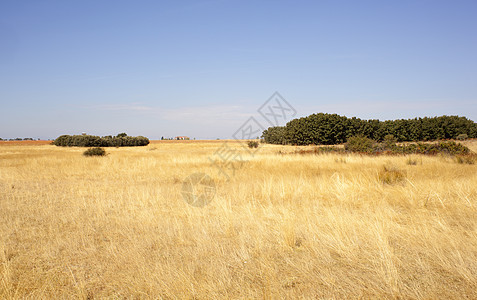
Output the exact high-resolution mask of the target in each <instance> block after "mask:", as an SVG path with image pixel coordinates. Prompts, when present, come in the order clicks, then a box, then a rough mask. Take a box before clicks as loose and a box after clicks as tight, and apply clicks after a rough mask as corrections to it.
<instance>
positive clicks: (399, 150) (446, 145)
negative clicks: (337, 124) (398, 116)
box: [295, 136, 474, 156]
mask: <svg viewBox="0 0 477 300" xmlns="http://www.w3.org/2000/svg"><path fill="white" fill-rule="evenodd" d="M295 153H297V154H322V153H362V154H369V155H379V154H392V155H396V154H403V155H404V154H425V155H436V154H447V155H461V156H468V155H474V154H472V152H471V151H470V149H469V148H467V147H466V146H464V145H462V144H459V143H456V142H454V141H445V142H438V143H412V144H407V145H395V144H394V145H393V144H391V146H390V147H387V146H386V145H385V144H384V143H377V142H375V141H373V140H371V139H368V138H366V137H363V136H357V137H351V138H349V140H348V142H347V143H346V144H345V148H344V149H343V148H339V147H337V146H326V147H314V148H310V149H300V150H297V151H296V152H295Z"/></svg>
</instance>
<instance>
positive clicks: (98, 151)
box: [83, 147, 106, 156]
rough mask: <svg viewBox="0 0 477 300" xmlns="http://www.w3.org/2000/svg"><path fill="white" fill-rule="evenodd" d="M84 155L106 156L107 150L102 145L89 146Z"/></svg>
mask: <svg viewBox="0 0 477 300" xmlns="http://www.w3.org/2000/svg"><path fill="white" fill-rule="evenodd" d="M83 155H84V156H105V155H106V151H105V150H104V149H103V148H100V147H95V148H89V149H88V150H86V151H85V152H83Z"/></svg>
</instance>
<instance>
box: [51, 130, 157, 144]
mask: <svg viewBox="0 0 477 300" xmlns="http://www.w3.org/2000/svg"><path fill="white" fill-rule="evenodd" d="M148 144H149V139H148V138H147V137H143V136H128V135H127V134H125V133H120V134H118V135H117V136H110V135H109V136H103V137H99V136H95V135H62V136H59V137H57V138H56V139H55V140H54V141H53V145H56V146H62V147H133V146H146V145H148Z"/></svg>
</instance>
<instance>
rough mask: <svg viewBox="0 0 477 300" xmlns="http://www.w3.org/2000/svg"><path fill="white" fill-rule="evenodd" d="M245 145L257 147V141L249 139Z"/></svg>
mask: <svg viewBox="0 0 477 300" xmlns="http://www.w3.org/2000/svg"><path fill="white" fill-rule="evenodd" d="M247 145H248V147H249V148H258V141H249V142H248V143H247Z"/></svg>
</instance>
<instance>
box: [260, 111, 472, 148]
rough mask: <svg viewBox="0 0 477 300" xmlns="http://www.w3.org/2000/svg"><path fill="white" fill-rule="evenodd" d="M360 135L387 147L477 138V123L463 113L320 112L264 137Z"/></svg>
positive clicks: (317, 139)
mask: <svg viewBox="0 0 477 300" xmlns="http://www.w3.org/2000/svg"><path fill="white" fill-rule="evenodd" d="M358 135H362V136H364V137H367V138H369V139H373V140H375V141H379V142H384V144H385V145H386V146H389V145H390V143H396V142H417V141H432V140H442V139H455V138H457V137H460V138H463V137H465V135H467V137H468V138H477V124H476V123H475V122H473V121H472V120H469V119H467V118H465V117H459V116H441V117H432V118H428V117H425V118H415V119H407V120H406V119H401V120H394V121H379V120H361V119H359V118H355V117H353V118H347V117H345V116H339V115H337V114H324V113H319V114H312V115H310V116H308V117H303V118H299V119H294V120H291V121H290V122H288V123H287V124H286V126H283V127H270V128H268V129H267V130H265V131H264V132H263V134H262V137H263V139H264V140H265V142H266V143H270V144H282V145H285V144H292V145H334V144H341V143H345V142H346V141H347V140H348V138H350V137H353V136H358ZM386 136H388V138H387V139H386V138H385V137H386ZM390 136H393V138H392V139H390Z"/></svg>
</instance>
